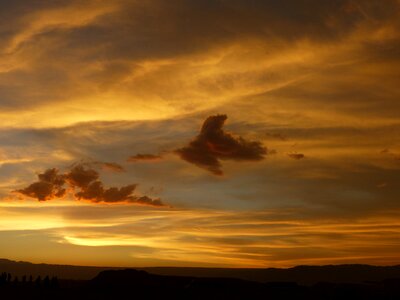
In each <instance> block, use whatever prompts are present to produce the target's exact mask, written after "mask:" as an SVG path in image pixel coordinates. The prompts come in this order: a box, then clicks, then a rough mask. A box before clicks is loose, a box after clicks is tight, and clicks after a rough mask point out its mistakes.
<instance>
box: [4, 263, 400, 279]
mask: <svg viewBox="0 0 400 300" xmlns="http://www.w3.org/2000/svg"><path fill="white" fill-rule="evenodd" d="M122 269H125V268H113V267H83V266H68V265H49V264H32V263H28V262H15V261H11V260H6V259H0V272H7V273H12V274H14V275H15V276H23V275H33V276H34V277H36V276H38V275H40V276H42V277H43V276H46V275H49V276H57V277H58V278H63V279H76V280H89V279H92V278H94V277H95V276H96V275H97V274H99V273H100V272H102V271H105V270H122ZM137 269H138V270H143V271H146V272H148V273H151V274H155V275H165V276H183V277H209V278H238V279H243V280H249V281H257V282H296V283H298V284H301V285H312V284H315V283H317V282H323V281H325V282H332V283H341V282H347V283H362V282H366V281H382V280H385V279H390V278H400V266H369V265H327V266H297V267H294V268H288V269H277V268H268V269H237V268H183V267H153V268H137Z"/></svg>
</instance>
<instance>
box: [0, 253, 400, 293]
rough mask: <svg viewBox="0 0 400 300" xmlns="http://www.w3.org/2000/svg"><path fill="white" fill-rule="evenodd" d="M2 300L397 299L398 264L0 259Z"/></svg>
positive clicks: (398, 288)
mask: <svg viewBox="0 0 400 300" xmlns="http://www.w3.org/2000/svg"><path fill="white" fill-rule="evenodd" d="M2 299H44V300H45V299H68V300H79V299H113V300H114V299H115V300H117V299H162V300H163V299H177V300H179V299H207V300H212V299H219V300H224V299H244V300H247V299H249V300H251V299H283V300H284V299H296V300H297V299H324V300H325V299H326V300H329V299H379V300H380V299H383V300H385V299H396V300H400V266H386V267H383V266H369V265H328V266H298V267H294V268H289V269H276V268H268V269H226V268H225V269H224V268H173V267H163V268H144V269H141V270H139V269H123V268H119V269H118V268H107V267H84V266H67V265H48V264H32V263H28V262H15V261H10V260H6V259H0V300H2Z"/></svg>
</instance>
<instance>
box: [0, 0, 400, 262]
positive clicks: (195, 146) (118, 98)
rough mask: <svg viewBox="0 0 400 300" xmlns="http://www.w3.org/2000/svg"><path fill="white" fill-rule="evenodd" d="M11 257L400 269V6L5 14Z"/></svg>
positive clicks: (5, 171)
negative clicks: (355, 265)
mask: <svg viewBox="0 0 400 300" xmlns="http://www.w3.org/2000/svg"><path fill="white" fill-rule="evenodd" d="M0 120H1V121H0V199H1V200H0V258H8V259H13V260H24V261H30V262H37V263H39V262H40V263H42V262H43V263H58V264H74V265H98V266H127V267H128V266H132V267H134V266H209V267H290V266H295V265H300V264H313V265H315V264H318V265H321V264H339V263H369V264H377V265H391V264H399V263H400V188H399V186H400V185H399V183H400V1H399V0H332V1H321V0H287V1H276V0H169V1H165V0H141V1H140V0H113V1H101V0H87V1H79V0H56V1H54V0H32V1H26V0H25V1H24V0H15V1H1V2H0Z"/></svg>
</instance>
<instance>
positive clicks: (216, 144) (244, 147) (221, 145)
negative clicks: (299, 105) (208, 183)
mask: <svg viewBox="0 0 400 300" xmlns="http://www.w3.org/2000/svg"><path fill="white" fill-rule="evenodd" d="M227 118H228V117H227V116H226V115H216V116H211V117H208V118H207V119H206V120H205V121H204V123H203V126H202V128H201V130H200V133H199V135H197V136H196V137H195V139H194V140H192V141H191V142H190V143H189V145H187V146H185V147H183V148H180V149H177V150H175V153H177V154H178V155H179V156H180V157H181V158H182V159H183V160H186V161H187V162H189V163H192V164H195V165H196V166H198V167H200V168H204V169H206V170H208V171H210V172H212V173H213V174H215V175H222V174H223V172H222V169H221V167H222V166H221V162H220V160H237V161H258V160H262V159H263V158H264V156H265V155H266V154H267V153H268V151H267V148H265V147H264V146H263V145H262V144H261V142H258V141H248V140H246V139H244V138H242V137H234V136H233V135H231V134H230V133H228V132H225V131H224V130H223V128H222V127H223V126H224V123H225V121H226V119H227Z"/></svg>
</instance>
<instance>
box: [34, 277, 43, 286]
mask: <svg viewBox="0 0 400 300" xmlns="http://www.w3.org/2000/svg"><path fill="white" fill-rule="evenodd" d="M41 283H42V278H41V277H40V275H39V276H38V277H37V278H36V280H35V285H36V286H40V285H41Z"/></svg>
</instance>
